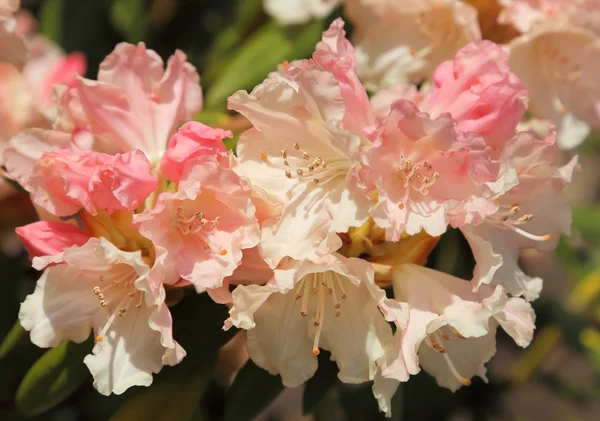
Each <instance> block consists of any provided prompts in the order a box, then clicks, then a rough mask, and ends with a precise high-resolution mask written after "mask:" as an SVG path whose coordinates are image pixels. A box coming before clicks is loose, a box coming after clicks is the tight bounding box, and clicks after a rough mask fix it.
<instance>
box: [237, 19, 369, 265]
mask: <svg viewBox="0 0 600 421" xmlns="http://www.w3.org/2000/svg"><path fill="white" fill-rule="evenodd" d="M340 54H341V55H345V54H347V55H349V57H345V56H343V57H341V56H340ZM351 55H352V49H351V48H350V47H349V46H348V44H347V41H346V40H345V38H344V33H343V30H342V24H341V21H335V22H334V23H333V24H332V26H331V28H330V29H329V31H327V32H326V33H325V35H324V41H323V43H322V44H319V46H318V47H317V52H315V56H314V60H305V61H302V62H296V63H292V64H289V65H287V66H282V68H280V70H279V72H278V73H274V74H272V75H270V76H269V78H268V79H266V80H265V81H264V82H263V83H262V84H260V85H258V86H257V87H256V88H254V90H253V91H252V93H250V94H249V93H247V92H237V93H235V94H234V95H232V96H231V97H230V98H229V108H231V109H233V110H236V111H238V112H240V113H242V114H243V115H244V116H246V117H247V118H248V119H249V120H250V121H251V122H252V124H253V125H254V128H252V129H250V130H248V131H246V132H245V133H244V134H243V135H242V136H241V138H240V141H239V143H238V150H237V152H238V157H239V160H238V163H237V165H236V166H235V167H234V170H235V171H236V172H237V173H238V174H240V175H241V176H242V177H245V178H247V179H248V180H249V182H250V183H251V184H252V186H253V188H255V189H259V190H260V191H262V192H264V193H265V194H266V195H267V196H269V197H271V198H274V199H275V200H276V201H279V202H281V203H283V209H282V212H281V219H280V220H279V221H278V222H277V221H273V223H271V224H265V225H264V226H263V237H262V240H261V253H262V255H263V257H264V258H265V260H266V261H267V263H269V265H271V266H272V267H275V266H277V264H278V263H279V262H280V261H281V260H282V259H283V258H284V257H286V256H290V257H292V258H295V259H298V260H302V259H305V258H316V257H318V256H319V255H322V254H327V253H329V252H330V251H332V250H337V249H338V248H339V247H340V246H341V241H340V239H339V237H338V235H337V232H346V231H347V230H348V228H349V227H352V226H360V225H362V224H363V223H364V222H365V221H366V219H367V217H368V208H369V205H370V203H369V198H368V197H367V195H366V192H365V191H364V189H363V188H362V186H361V185H360V183H359V182H358V180H357V176H356V165H357V163H358V154H359V150H360V148H361V147H362V146H363V145H366V144H368V143H369V139H368V138H367V137H366V135H367V134H372V131H371V130H369V128H368V127H363V125H364V124H365V122H366V123H368V121H369V118H370V117H369V116H368V115H366V114H363V111H365V112H366V111H368V108H369V107H368V104H363V103H362V102H361V103H356V102H354V101H358V102H360V101H363V100H366V95H365V94H364V92H363V93H362V94H359V93H357V91H356V90H357V89H359V85H357V84H356V83H355V82H356V80H355V78H354V75H353V69H352V63H354V59H353V58H352V57H351ZM336 57H337V58H336ZM334 58H335V59H334ZM338 59H339V61H340V65H339V66H338V65H336V64H335V60H338ZM346 101H350V102H349V103H347V102H346ZM349 116H355V117H356V121H355V122H354V123H352V124H351V123H350V122H348V118H350V117H349ZM347 122H348V124H349V126H350V127H348V126H346V123H347ZM352 128H354V129H358V130H359V131H358V132H353V131H351V129H352Z"/></svg>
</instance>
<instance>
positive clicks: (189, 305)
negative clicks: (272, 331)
mask: <svg viewBox="0 0 600 421" xmlns="http://www.w3.org/2000/svg"><path fill="white" fill-rule="evenodd" d="M171 314H172V315H173V337H174V338H175V340H177V342H179V343H180V344H181V346H182V347H183V348H184V349H185V350H186V352H187V356H186V357H185V359H184V360H183V364H185V365H187V364H193V363H194V362H195V361H197V360H199V361H204V359H205V358H206V356H207V355H212V354H214V353H215V352H216V351H217V350H218V349H219V348H220V347H221V346H223V345H224V344H225V343H226V342H227V341H229V340H230V339H231V338H232V337H233V335H234V334H235V333H236V332H237V330H236V329H234V328H232V329H230V330H228V331H224V330H223V329H222V328H223V323H224V322H225V320H226V319H227V317H228V316H229V314H228V312H227V307H225V306H224V305H221V304H217V303H215V302H214V301H213V300H212V299H211V298H210V297H209V295H208V294H196V293H193V294H192V295H191V296H189V297H186V298H184V299H183V300H182V301H181V302H180V303H179V304H177V305H176V306H175V307H173V308H172V309H171Z"/></svg>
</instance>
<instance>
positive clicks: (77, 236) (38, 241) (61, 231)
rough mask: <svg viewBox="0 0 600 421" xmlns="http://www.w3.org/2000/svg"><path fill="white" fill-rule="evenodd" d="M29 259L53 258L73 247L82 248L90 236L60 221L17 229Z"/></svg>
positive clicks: (40, 222)
mask: <svg viewBox="0 0 600 421" xmlns="http://www.w3.org/2000/svg"><path fill="white" fill-rule="evenodd" d="M16 232H17V237H18V238H19V240H21V242H22V243H23V245H24V246H25V250H27V253H29V258H30V259H33V258H34V257H39V256H52V255H55V254H59V253H62V252H64V251H65V250H66V249H68V248H69V247H71V246H82V245H84V244H85V243H86V242H87V241H88V240H89V239H90V235H89V234H88V233H86V232H85V231H83V230H82V229H81V228H78V227H77V226H75V225H72V224H67V223H65V222H60V221H38V222H34V223H32V224H28V225H25V226H22V227H18V228H17V229H16Z"/></svg>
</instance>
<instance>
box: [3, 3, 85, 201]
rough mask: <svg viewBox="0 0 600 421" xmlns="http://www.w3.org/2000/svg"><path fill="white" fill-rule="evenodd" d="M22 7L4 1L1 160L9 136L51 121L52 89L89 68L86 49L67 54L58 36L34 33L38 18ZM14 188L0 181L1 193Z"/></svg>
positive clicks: (4, 194) (9, 192)
mask: <svg viewBox="0 0 600 421" xmlns="http://www.w3.org/2000/svg"><path fill="white" fill-rule="evenodd" d="M18 9H19V1H18V0H10V1H9V0H3V1H2V2H0V47H1V48H0V51H1V52H0V164H4V160H3V158H2V155H3V152H4V150H5V148H6V147H7V146H8V141H9V140H10V139H11V137H13V136H14V135H16V134H17V133H19V131H21V130H23V129H25V128H28V127H50V125H51V122H50V120H51V118H52V110H51V109H49V108H48V106H49V105H51V103H52V101H51V93H52V89H53V86H54V85H55V84H62V83H64V84H69V83H72V81H73V80H74V79H75V75H76V74H83V73H85V68H86V59H85V56H84V55H83V54H81V53H72V54H69V55H65V54H64V52H63V51H62V50H61V49H60V48H59V47H58V46H57V45H56V44H54V43H53V42H51V41H50V40H48V39H46V38H45V37H43V36H41V35H33V34H31V32H32V31H33V29H34V28H35V20H34V19H33V17H31V16H30V15H29V14H27V13H25V12H21V13H19V14H18V15H17V16H13V13H14V12H16V11H17V10H18ZM11 193H14V189H13V188H12V187H11V186H10V185H8V184H7V183H5V182H4V181H3V180H2V181H0V198H2V197H4V196H7V195H9V194H11Z"/></svg>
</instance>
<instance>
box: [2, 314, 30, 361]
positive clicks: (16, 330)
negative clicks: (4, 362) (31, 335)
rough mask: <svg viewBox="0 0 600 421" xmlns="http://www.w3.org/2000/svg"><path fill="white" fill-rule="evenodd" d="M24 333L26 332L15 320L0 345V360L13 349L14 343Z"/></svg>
mask: <svg viewBox="0 0 600 421" xmlns="http://www.w3.org/2000/svg"><path fill="white" fill-rule="evenodd" d="M26 333H27V332H26V331H25V329H23V326H21V323H20V322H19V321H18V320H17V322H16V323H15V324H14V325H13V327H12V329H10V331H9V332H8V334H7V335H6V337H5V338H4V340H3V341H2V344H1V345H0V360H1V359H2V358H4V357H5V356H7V355H8V353H9V352H10V351H12V350H13V348H14V347H15V345H16V344H17V343H18V342H19V340H20V339H21V338H22V337H23V336H25V334H26Z"/></svg>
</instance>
